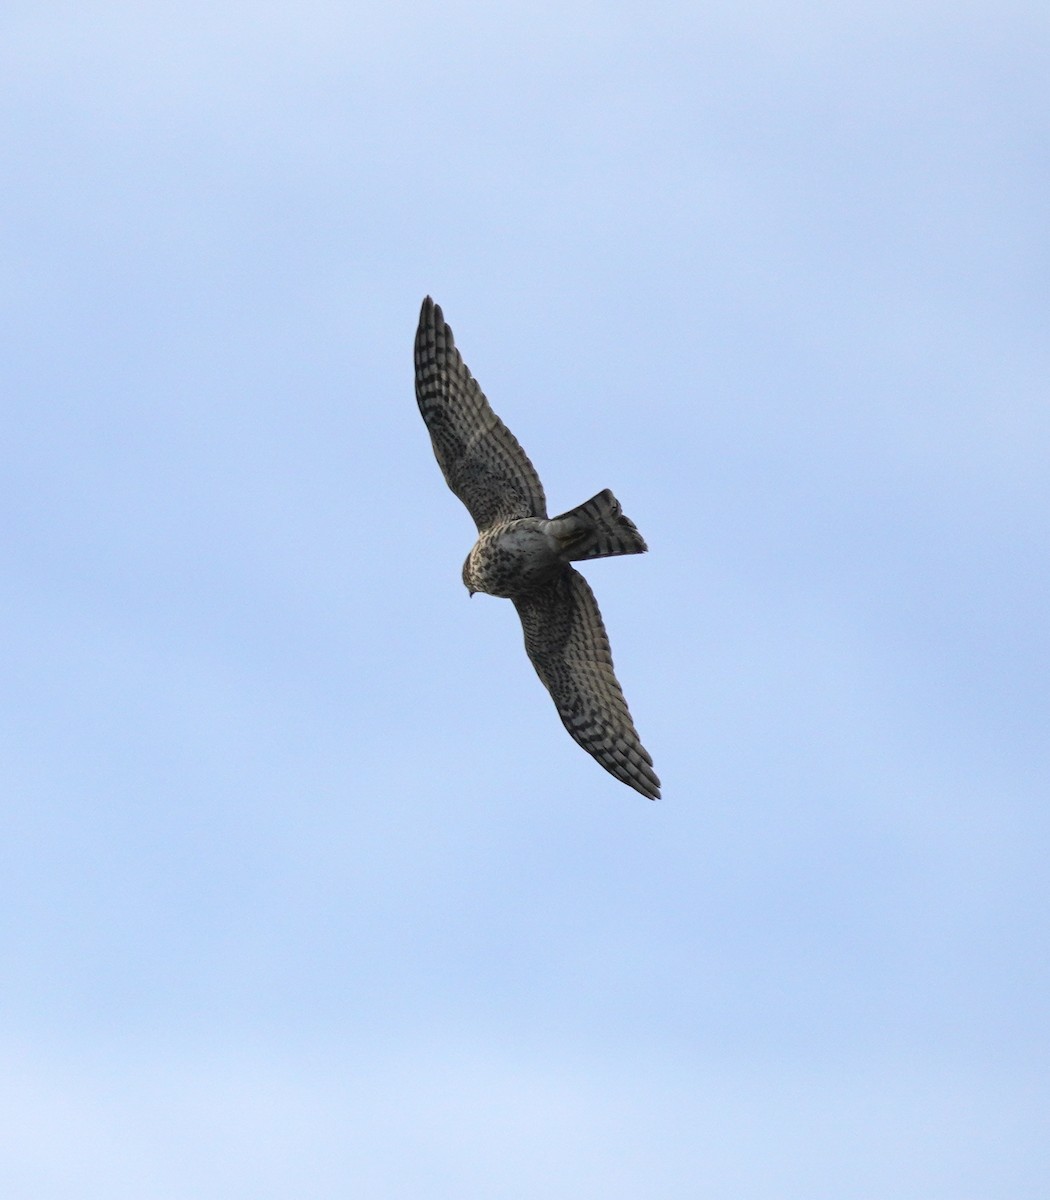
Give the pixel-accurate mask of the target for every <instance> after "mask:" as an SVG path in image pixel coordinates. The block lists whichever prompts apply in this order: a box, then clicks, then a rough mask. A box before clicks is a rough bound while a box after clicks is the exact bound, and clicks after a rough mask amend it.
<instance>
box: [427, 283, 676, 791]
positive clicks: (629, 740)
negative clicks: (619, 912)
mask: <svg viewBox="0 0 1050 1200" xmlns="http://www.w3.org/2000/svg"><path fill="white" fill-rule="evenodd" d="M415 364H416V400H417V401H418V402H419V411H420V412H421V413H422V414H423V420H424V421H425V422H426V424H427V429H428V430H429V431H430V439H431V441H432V442H433V445H434V454H435V456H436V457H437V460H438V465H439V466H440V467H441V471H442V473H443V474H444V476H445V481H446V483H447V484H448V486H449V487H450V488H451V489H452V491H453V492H455V494H456V495H457V496H458V497H459V498H460V500H462V501H463V503H464V504H465V505H466V506H467V509H468V511H469V512H470V515H471V516H472V517H473V518H474V522H475V524H476V525H477V527H478V540H477V541H476V542H475V543H474V547H473V549H472V550H471V552H470V553H469V554H468V555H467V560H466V562H465V563H464V564H463V582H464V584H466V587H467V590H468V591H469V592H470V594H471V595H472V596H473V595H474V593H475V592H487V593H488V594H489V595H491V596H506V597H508V598H509V599H511V600H513V601H514V607H515V608H516V609H517V610H518V616H519V617H520V618H521V624H522V627H523V629H524V631H525V650H526V652H527V653H528V656H529V658H530V659H531V660H532V665H533V666H534V667H535V668H536V673H537V674H538V675H539V677H540V679H541V680H542V681H543V683H544V686H545V687H546V688H547V690H548V691H549V692H550V694H551V698H552V699H553V701H554V704H555V707H556V708H557V710H558V716H560V717H561V720H562V724H563V725H564V726H565V728H566V729H567V730H568V731H569V733H570V735H571V736H572V737H573V738H574V739H575V740H576V741H577V742H578V743H579V744H580V745H581V746H582V747H583V748H584V750H586V751H587V753H588V754H590V755H592V756H593V757H594V758H596V759H597V760H598V762H600V763H601V765H602V766H603V767H604V768H605V769H606V770H607V771H609V772H610V773H611V774H613V775H615V776H616V778H617V779H619V780H621V781H622V782H623V783H626V784H627V785H628V786H629V787H633V788H634V789H635V790H636V791H638V792H641V794H642V795H643V796H647V797H648V798H649V799H651V800H656V799H658V798H659V796H660V780H659V779H657V777H656V772H655V771H654V770H653V760H652V759H651V758H650V757H649V755H648V753H647V752H646V750H645V747H644V746H643V745H642V743H641V741H640V740H639V738H638V732H637V730H636V729H635V727H634V722H633V721H632V720H631V714H630V712H629V711H628V709H627V701H626V700H624V698H623V692H622V690H621V689H620V685H619V683H618V682H617V679H616V675H615V674H614V672H613V663H612V654H611V653H610V650H609V639H608V637H607V635H606V633H605V626H604V625H603V624H602V617H601V613H600V612H599V611H598V605H597V602H596V601H595V599H594V593H593V592H592V591H591V589H590V587H589V586H588V584H587V581H586V579H584V577H583V576H582V575H581V574H580V573H579V572H578V571H577V570H575V568H574V567H572V566H571V565H570V564H571V563H573V562H578V561H580V560H582V559H588V558H607V557H610V556H611V555H615V554H642V553H644V552H645V550H646V549H647V547H646V544H645V542H644V540H643V539H642V536H641V534H640V533H639V532H638V530H637V529H636V528H635V526H634V523H633V522H632V521H631V520H629V519H628V518H627V517H625V516H624V515H623V512H622V511H621V509H620V504H619V501H618V500H617V499H616V497H615V496H614V495H613V494H612V492H611V491H609V490H608V488H606V489H605V491H602V492H599V493H598V494H597V495H596V496H592V497H591V499H590V500H588V501H586V503H584V504H581V505H579V507H577V508H573V509H570V510H569V512H566V513H562V514H561V516H558V517H548V516H547V501H546V497H545V496H544V494H543V485H542V484H541V483H540V480H539V476H538V475H537V474H536V469H535V468H534V467H533V465H532V463H531V462H530V461H529V458H528V455H527V454H526V453H525V451H524V450H522V448H521V446H519V445H518V442H517V439H516V438H515V437H514V435H513V434H512V433H511V432H510V430H509V429H508V428H507V427H506V425H504V424H503V422H502V421H501V420H500V419H499V417H497V416H496V414H495V413H494V412H493V411H492V409H491V407H490V406H489V402H488V401H487V400H486V399H485V396H484V393H483V392H482V390H481V388H480V387H478V385H477V382H476V381H475V379H474V377H473V376H472V375H471V373H470V371H469V370H468V368H467V366H466V364H465V363H464V362H463V359H462V357H461V356H460V353H459V351H458V350H457V349H456V346H455V343H454V342H453V340H452V330H451V329H450V328H449V327H448V325H446V324H445V318H444V316H443V314H442V312H441V307H440V305H437V304H435V303H434V301H433V300H431V298H430V297H429V296H427V298H426V299H425V300H424V301H423V308H422V311H421V312H420V314H419V329H418V330H417V332H416V346H415Z"/></svg>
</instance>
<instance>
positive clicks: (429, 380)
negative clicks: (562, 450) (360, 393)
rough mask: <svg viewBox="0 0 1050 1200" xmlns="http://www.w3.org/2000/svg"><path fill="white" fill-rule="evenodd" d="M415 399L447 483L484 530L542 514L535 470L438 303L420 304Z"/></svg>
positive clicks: (428, 300)
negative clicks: (476, 375) (492, 403)
mask: <svg viewBox="0 0 1050 1200" xmlns="http://www.w3.org/2000/svg"><path fill="white" fill-rule="evenodd" d="M415 357H416V400H417V401H418V402H419V411H420V412H421V413H422V414H423V420H424V421H426V423H427V428H428V429H429V430H430V440H431V441H432V442H433V443H434V454H435V455H436V457H437V460H438V464H439V465H440V467H441V470H442V472H443V473H444V476H445V481H446V482H447V483H448V486H449V487H450V488H451V489H452V490H453V491H454V492H455V493H456V495H457V496H458V497H459V498H460V500H462V501H463V503H464V504H465V505H466V506H467V508H468V509H469V511H470V515H471V516H472V517H473V518H474V521H475V524H476V525H477V527H478V530H479V532H480V531H481V530H485V529H488V528H489V527H490V526H491V525H494V524H495V523H496V522H497V521H503V520H509V519H511V518H514V517H545V516H546V515H547V500H546V498H545V496H544V494H543V485H542V484H541V483H540V480H539V476H538V475H537V474H536V469H535V467H533V465H532V463H531V462H529V458H528V455H527V454H526V453H525V451H524V450H522V448H521V447H520V446H519V445H518V441H517V438H515V436H514V434H512V433H511V431H510V430H509V429H508V428H507V427H506V425H504V424H503V422H502V421H501V420H500V419H499V417H497V416H496V414H495V413H494V412H493V411H492V408H491V407H490V405H489V402H488V401H487V400H486V399H485V394H484V392H482V390H481V388H479V387H478V385H477V381H476V380H475V379H474V377H473V376H472V375H471V373H470V371H469V370H468V369H467V365H466V363H464V361H463V359H462V357H461V356H460V353H459V351H458V350H457V349H456V345H455V343H454V342H453V340H452V330H451V329H449V327H448V326H447V325H446V324H445V318H444V316H443V315H442V312H441V306H440V305H439V304H435V303H434V301H433V300H431V298H430V297H429V296H427V298H426V299H425V300H424V301H423V308H422V311H421V312H420V314H419V329H418V330H417V331H416V355H415Z"/></svg>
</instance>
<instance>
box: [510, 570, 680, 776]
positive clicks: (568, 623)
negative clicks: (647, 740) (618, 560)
mask: <svg viewBox="0 0 1050 1200" xmlns="http://www.w3.org/2000/svg"><path fill="white" fill-rule="evenodd" d="M514 605H515V607H516V608H517V610H518V615H519V616H520V617H521V624H522V627H523V628H524V630H525V649H526V650H527V651H528V655H529V658H530V659H532V665H533V666H534V667H535V668H536V672H537V674H538V675H539V677H540V679H542V680H543V682H544V684H545V685H546V688H547V690H548V691H549V692H550V694H551V698H552V699H553V700H554V704H555V706H556V707H557V709H558V715H559V716H560V717H561V719H562V724H563V725H564V726H565V728H566V729H567V730H568V731H569V733H570V734H571V735H572V736H573V738H575V740H576V741H577V742H579V744H580V745H581V746H582V747H583V748H584V750H586V751H587V753H588V754H590V755H593V757H594V758H596V759H597V760H598V762H600V763H601V765H602V766H603V767H604V768H605V769H606V770H607V771H609V772H611V773H612V774H613V775H615V776H616V778H617V779H621V780H622V781H623V782H624V783H626V784H628V785H629V786H630V787H633V788H634V789H635V790H636V791H639V792H641V793H642V795H643V796H648V797H649V799H650V800H657V799H659V796H660V780H659V779H658V778H657V777H656V772H655V771H654V770H653V760H652V759H651V758H650V757H649V755H648V753H647V751H646V749H645V747H644V746H643V745H642V743H641V741H640V740H639V738H638V731H637V730H636V729H635V727H634V722H633V721H632V720H631V714H630V712H628V710H627V701H626V700H624V698H623V692H622V690H621V689H620V685H619V683H618V682H617V679H616V675H615V674H614V672H613V662H612V653H611V652H610V650H609V638H608V636H607V635H606V632H605V626H604V625H603V624H602V615H601V613H600V612H599V611H598V604H597V601H596V600H595V599H594V593H593V592H592V591H591V589H590V586H589V585H588V583H587V580H586V579H584V577H583V576H582V575H581V574H580V573H579V572H578V571H576V570H574V569H573V568H572V567H566V568H565V570H564V571H562V572H560V573H559V574H558V575H557V576H556V577H555V578H554V579H553V580H552V582H551V583H549V584H548V585H547V586H546V587H544V588H541V589H539V590H537V591H535V592H530V593H529V594H527V595H523V596H518V597H515V598H514Z"/></svg>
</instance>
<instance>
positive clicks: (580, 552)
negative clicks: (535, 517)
mask: <svg viewBox="0 0 1050 1200" xmlns="http://www.w3.org/2000/svg"><path fill="white" fill-rule="evenodd" d="M551 526H552V532H553V533H554V535H555V537H557V538H558V540H559V541H560V542H561V544H562V553H563V554H564V555H565V558H566V560H567V561H568V562H579V561H580V560H581V559H586V558H609V557H611V556H612V555H614V554H644V552H645V551H646V550H648V548H649V547H648V546H646V544H645V539H644V538H643V537H642V535H641V534H640V533H639V532H638V530H637V529H636V528H635V524H634V522H633V521H632V520H631V519H630V518H629V517H625V516H624V515H623V510H622V509H621V508H620V502H619V500H617V499H616V497H615V496H614V495H613V494H612V492H611V491H610V490H609V489H608V488H606V489H605V490H604V491H602V492H599V493H598V494H597V496H592V497H591V498H590V500H586V501H584V503H583V504H580V505H578V506H577V507H576V508H573V509H570V510H569V511H568V512H567V513H562V515H561V516H560V517H553V518H552V519H551Z"/></svg>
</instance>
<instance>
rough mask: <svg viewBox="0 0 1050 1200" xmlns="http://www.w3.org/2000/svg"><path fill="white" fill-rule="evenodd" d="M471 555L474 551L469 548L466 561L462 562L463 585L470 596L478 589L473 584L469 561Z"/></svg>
mask: <svg viewBox="0 0 1050 1200" xmlns="http://www.w3.org/2000/svg"><path fill="white" fill-rule="evenodd" d="M473 556H474V551H473V550H471V552H470V553H469V554H468V555H467V558H466V561H465V562H464V563H463V586H464V587H465V588H466V589H467V591H468V592H469V593H470V594H471V595H472V596H473V595H474V593H475V592H476V591H477V590H478V589H477V588H476V587H475V586H474V571H473V570H472V567H471V561H470V560H471V559H472V558H473Z"/></svg>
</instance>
